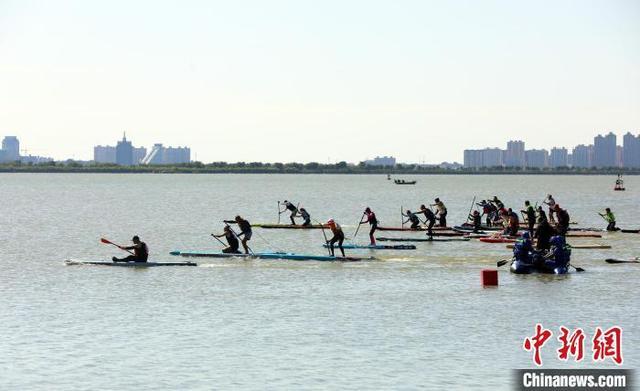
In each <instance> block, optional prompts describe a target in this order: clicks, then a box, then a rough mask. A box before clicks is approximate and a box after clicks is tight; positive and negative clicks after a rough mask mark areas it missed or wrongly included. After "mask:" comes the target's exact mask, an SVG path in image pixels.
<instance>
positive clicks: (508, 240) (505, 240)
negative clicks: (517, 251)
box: [478, 237, 516, 243]
mask: <svg viewBox="0 0 640 391" xmlns="http://www.w3.org/2000/svg"><path fill="white" fill-rule="evenodd" d="M478 240H479V241H481V242H483V243H515V241H516V239H511V238H495V237H489V238H478Z"/></svg>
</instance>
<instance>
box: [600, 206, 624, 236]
mask: <svg viewBox="0 0 640 391" xmlns="http://www.w3.org/2000/svg"><path fill="white" fill-rule="evenodd" d="M598 214H599V215H600V216H601V217H602V218H603V219H605V220H606V221H607V223H608V225H607V231H617V230H619V229H620V228H618V227H616V216H615V215H614V214H613V212H612V211H611V208H606V209H605V210H604V213H598Z"/></svg>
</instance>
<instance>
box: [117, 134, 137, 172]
mask: <svg viewBox="0 0 640 391" xmlns="http://www.w3.org/2000/svg"><path fill="white" fill-rule="evenodd" d="M116 164H119V165H121V166H131V165H133V146H132V145H131V141H127V135H126V134H125V135H123V136H122V141H118V144H117V145H116Z"/></svg>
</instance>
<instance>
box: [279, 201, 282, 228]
mask: <svg viewBox="0 0 640 391" xmlns="http://www.w3.org/2000/svg"><path fill="white" fill-rule="evenodd" d="M281 214H282V212H280V200H278V224H280V215H281Z"/></svg>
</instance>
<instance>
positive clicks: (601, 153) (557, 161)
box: [463, 132, 640, 169]
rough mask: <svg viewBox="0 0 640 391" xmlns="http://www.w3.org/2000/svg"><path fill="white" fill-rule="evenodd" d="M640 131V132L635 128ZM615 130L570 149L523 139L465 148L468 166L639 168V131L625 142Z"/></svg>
mask: <svg viewBox="0 0 640 391" xmlns="http://www.w3.org/2000/svg"><path fill="white" fill-rule="evenodd" d="M636 133H637V132H636ZM617 140H618V138H617V136H616V134H614V133H613V132H609V133H607V134H605V135H602V134H598V135H597V136H595V137H594V138H593V143H592V144H588V145H584V144H579V145H576V146H574V147H573V148H570V149H568V148H567V147H564V146H555V147H553V148H551V150H550V151H548V150H546V149H526V143H525V142H524V141H522V140H510V141H508V142H507V143H506V149H504V150H502V149H500V148H490V147H485V148H482V149H465V150H464V162H463V166H464V167H465V168H476V169H479V168H490V167H522V168H559V167H576V168H592V167H593V168H608V167H620V168H640V134H633V133H631V132H627V133H625V134H624V136H623V137H622V145H620V144H618V142H617Z"/></svg>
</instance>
